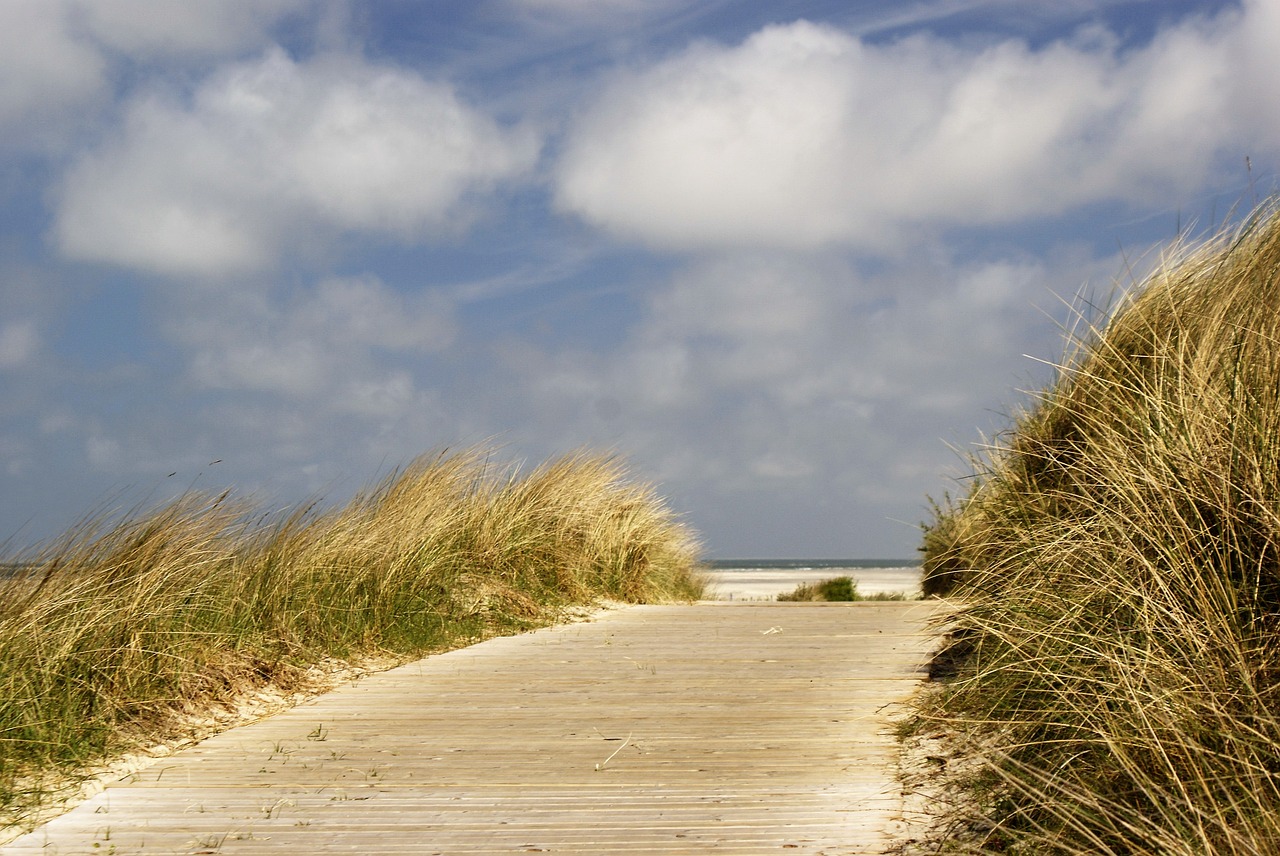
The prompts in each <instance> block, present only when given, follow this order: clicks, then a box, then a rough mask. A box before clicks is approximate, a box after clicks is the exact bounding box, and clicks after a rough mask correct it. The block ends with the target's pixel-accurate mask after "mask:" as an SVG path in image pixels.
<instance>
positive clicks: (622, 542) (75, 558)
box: [0, 449, 704, 825]
mask: <svg viewBox="0 0 1280 856" xmlns="http://www.w3.org/2000/svg"><path fill="white" fill-rule="evenodd" d="M489 461H490V455H489V453H488V452H486V451H485V450H483V449H478V450H473V451H469V452H464V453H460V454H452V455H448V454H445V455H439V456H435V457H424V458H422V459H420V460H418V461H415V462H414V463H413V464H411V465H409V466H408V467H406V468H405V469H403V470H402V471H400V472H397V473H395V474H393V475H392V476H390V477H389V478H387V479H385V480H384V481H383V482H382V483H381V484H378V485H377V486H375V487H373V488H372V489H370V490H368V491H366V492H364V493H362V494H361V495H359V496H357V497H356V498H355V499H353V500H352V501H351V502H350V503H348V504H347V505H346V506H345V507H343V508H340V509H338V510H336V511H327V512H322V511H318V510H315V509H314V508H303V509H299V510H296V511H294V512H293V513H291V514H287V515H284V516H278V515H263V514H261V513H260V512H259V511H258V510H257V509H255V508H254V507H253V506H252V505H250V504H248V503H244V502H239V501H236V500H234V499H232V498H231V497H229V496H227V495H217V496H206V495H198V494H191V495H187V496H183V497H181V498H179V499H177V500H175V501H173V502H171V503H169V504H167V505H164V506H163V507H160V508H157V509H154V510H150V511H146V512H141V513H136V514H132V515H127V516H125V517H124V518H123V519H119V518H117V519H110V520H105V519H104V520H98V521H90V522H88V523H85V524H83V525H81V526H79V527H77V528H76V529H75V530H73V531H72V532H70V533H68V534H67V535H65V536H64V537H63V538H62V539H60V540H58V541H57V542H55V543H53V544H51V545H49V546H48V547H46V548H44V549H43V550H42V551H41V552H40V553H39V554H38V555H36V556H34V557H28V559H29V561H30V564H29V565H28V566H27V567H26V573H25V574H24V576H22V577H21V578H20V579H17V580H11V581H9V582H7V583H4V597H3V599H2V600H0V809H3V820H4V822H5V823H7V824H10V825H22V823H23V822H24V820H27V819H29V818H30V817H32V816H33V811H34V810H35V809H36V808H38V807H39V805H40V804H41V802H43V801H47V800H48V799H49V798H50V793H49V791H48V788H49V785H50V783H51V782H53V781H57V780H59V779H60V778H62V779H64V780H65V777H66V775H67V774H74V773H75V771H77V770H81V769H85V768H87V767H88V766H90V765H92V764H95V763H98V762H101V761H102V760H103V759H106V758H110V757H111V756H113V755H118V754H120V753H123V752H126V751H130V750H132V749H134V748H137V747H139V746H145V745H147V744H149V743H152V742H155V741H157V740H159V739H161V738H163V737H165V736H167V732H168V731H170V730H172V728H173V727H174V723H175V722H177V721H178V720H179V719H180V716H181V714H183V713H190V712H192V711H199V710H201V709H202V708H209V707H211V706H216V705H217V704H219V703H223V702H226V701H228V700H232V699H234V698H236V697H237V696H240V695H243V694H244V693H245V692H247V691H252V690H254V689H257V688H262V687H264V686H273V687H277V688H285V689H287V688H288V687H289V686H290V685H291V684H292V683H294V682H296V681H298V680H300V679H301V678H302V676H303V675H304V673H305V672H306V670H307V669H308V668H309V667H312V666H314V665H316V664H318V663H326V662H328V663H331V662H333V661H334V660H340V661H347V662H352V663H358V662H360V661H361V660H363V659H364V658H367V657H369V656H373V655H376V656H380V657H382V658H383V659H386V658H390V659H392V660H406V659H409V658H412V657H415V656H420V655H423V654H426V653H429V652H432V651H438V650H442V649H445V648H448V647H456V646H458V645H462V644H467V643H468V642H472V641H475V640H478V639H481V638H484V637H486V636H490V635H494V634H497V633H504V632H513V631H516V630H520V629H524V628H529V627H533V626H537V625H540V624H545V623H547V622H549V621H552V620H554V619H555V617H556V616H557V615H558V614H559V612H560V611H561V610H562V609H563V608H565V607H569V606H574V605H586V604H591V603H594V602H599V601H601V600H621V601H632V602H638V601H663V600H682V599H694V598H697V597H698V596H700V595H701V593H702V589H703V585H704V581H703V579H702V577H701V575H700V572H699V571H698V566H697V564H696V544H695V542H694V539H693V537H692V535H691V533H690V532H689V530H688V529H687V528H686V527H685V526H684V525H683V524H682V523H681V522H680V521H679V520H678V519H677V518H676V517H675V516H674V515H673V514H672V513H671V511H669V510H668V509H667V508H666V506H665V504H664V503H663V501H662V500H661V499H660V498H659V497H658V496H657V495H656V494H655V493H654V492H653V490H652V489H651V488H649V487H648V486H645V485H642V484H636V483H633V482H632V481H630V480H629V478H628V477H627V473H626V471H625V470H624V468H623V467H622V465H621V464H620V463H619V462H617V461H616V460H614V459H612V458H609V457H603V456H595V455H591V454H586V453H583V454H575V455H571V456H568V457H565V458H562V459H560V460H556V461H553V462H551V463H549V464H547V465H545V466H543V467H540V468H538V469H536V470H534V471H532V472H530V473H528V474H525V475H522V474H520V473H518V472H517V471H516V470H515V469H514V468H511V469H504V468H501V467H496V466H494V465H493V464H491V463H490V462H489Z"/></svg>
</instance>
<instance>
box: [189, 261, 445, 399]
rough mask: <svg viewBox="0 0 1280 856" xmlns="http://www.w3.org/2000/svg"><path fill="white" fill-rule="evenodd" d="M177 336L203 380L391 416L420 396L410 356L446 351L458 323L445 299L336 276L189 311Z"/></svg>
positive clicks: (211, 385) (193, 372)
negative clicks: (286, 296)
mask: <svg viewBox="0 0 1280 856" xmlns="http://www.w3.org/2000/svg"><path fill="white" fill-rule="evenodd" d="M171 335H172V337H173V338H174V339H175V340H177V341H178V342H179V344H181V345H182V346H183V347H184V348H185V349H186V350H187V351H188V353H189V355H190V374H191V378H192V380H193V381H194V382H195V383H197V384H198V385H199V386H201V387H204V388H209V389H215V390H231V391H238V392H249V393H253V392H264V393H270V394H272V395H277V396H283V397H284V398H285V399H287V400H292V401H310V402H313V403H314V404H315V405H316V407H317V409H318V410H319V411H322V412H327V413H345V414H350V415H362V416H369V417H389V416H395V415H397V414H399V413H401V412H402V411H403V410H404V409H405V408H406V407H408V406H410V405H411V404H412V403H413V401H414V399H415V397H416V391H415V386H414V382H413V379H412V375H411V374H410V372H409V370H408V369H406V368H405V366H404V365H403V364H402V361H403V359H404V358H411V357H416V356H420V355H425V354H433V353H437V352H439V351H441V350H443V349H445V348H447V347H448V346H449V344H450V343H451V342H452V340H453V336H454V322H453V318H452V308H451V307H450V306H449V305H448V304H447V302H446V301H444V300H443V299H441V298H439V297H437V296H432V295H421V296H417V297H413V298H409V297H405V296H404V295H401V294H399V293H397V292H396V291H394V290H393V289H391V288H389V287H387V286H386V285H385V284H383V283H382V282H381V281H380V280H378V279H377V278H375V277H372V276H363V277H354V278H332V279H328V280H325V281H324V282H321V283H320V284H319V285H318V286H316V287H315V288H314V289H309V290H307V291H305V292H303V293H301V294H298V295H295V296H294V297H293V298H292V299H290V300H284V301H279V302H274V301H272V300H271V299H270V298H269V297H265V296H262V295H258V294H244V295H238V296H233V297H232V298H230V299H223V300H221V301H219V304H218V305H217V306H216V307H205V308H203V309H202V310H200V311H195V312H189V313H188V314H186V315H185V316H184V318H183V320H181V321H178V322H175V323H174V324H173V325H172V329H171Z"/></svg>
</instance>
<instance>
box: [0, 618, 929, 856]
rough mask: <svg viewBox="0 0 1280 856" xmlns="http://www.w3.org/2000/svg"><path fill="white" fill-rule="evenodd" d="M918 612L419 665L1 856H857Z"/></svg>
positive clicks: (888, 813)
mask: <svg viewBox="0 0 1280 856" xmlns="http://www.w3.org/2000/svg"><path fill="white" fill-rule="evenodd" d="M934 609H935V607H933V606H932V605H931V604H928V603H921V602H907V603H852V604H803V603H767V602H760V603H734V604H729V603H714V604H713V603H702V604H697V605H692V606H643V607H631V608H627V609H620V610H614V611H610V612H606V613H604V614H602V615H600V616H599V617H597V618H595V619H594V620H592V621H589V622H586V623H581V624H573V625H567V626H561V627H554V628H547V629H544V630H540V631H537V632H535V633H530V634H525V635H522V636H516V637H508V638H505V639H495V640H491V641H489V642H485V643H483V644H481V645H477V646H473V647H471V648H466V649H463V650H460V651H454V652H451V653H449V654H443V655H439V656H435V657H430V658H428V659H426V660H422V661H419V662H417V663H412V664H409V665H407V666H403V667H401V668H398V669H394V670H391V671H388V672H383V673H380V674H377V675H371V676H368V677H365V678H363V679H361V680H360V681H358V682H357V683H354V684H351V685H348V686H345V687H342V688H340V689H338V690H335V691H334V692H332V693H329V694H328V695H325V696H323V697H321V698H319V699H316V700H314V701H312V702H308V703H306V704H304V705H301V706H299V707H297V708H294V709H293V710H290V711H286V712H284V713H282V714H278V715H276V716H274V717H271V718H269V719H266V720H263V721H261V722H257V723H254V724H252V725H247V726H242V727H240V728H236V729H233V730H231V731H228V732H225V733H223V734H220V735H218V736H216V737H213V738H211V739H209V740H207V741H205V742H204V743H202V744H200V745H198V746H195V747H192V748H191V749H189V750H187V751H184V752H182V753H179V754H178V755H175V756H173V757H171V758H166V759H163V760H161V761H159V762H157V763H156V764H155V765H153V766H151V767H148V768H146V769H144V770H141V771H139V772H137V773H135V774H133V775H131V776H129V777H127V778H126V779H125V780H123V781H121V782H119V783H117V784H115V785H112V786H110V787H109V788H107V789H106V790H105V791H104V792H102V793H101V794H99V795H98V796H96V797H95V798H93V799H92V800H90V801H88V802H86V803H84V804H82V805H80V806H79V807H77V808H76V809H74V810H73V811H71V812H69V813H68V814H66V815H64V816H62V817H60V818H57V819H55V820H53V821H51V822H50V823H48V824H46V825H45V826H44V827H42V828H41V829H38V830H36V831H35V832H33V833H31V834H30V835H27V836H24V837H23V838H21V839H18V840H17V841H15V842H13V843H11V844H10V845H8V846H7V847H4V848H3V849H2V850H0V852H3V853H7V854H8V853H12V854H19V853H42V854H55V853H108V852H110V853H117V854H126V853H225V854H257V853H280V852H291V853H402V852H403V853H448V854H454V853H468V854H469V853H513V852H516V853H519V852H530V853H534V852H556V853H597V854H600V853H655V854H679V853H701V852H703V851H704V850H707V849H716V848H718V849H720V850H722V851H725V852H732V853H735V854H755V853H777V852H779V851H780V850H785V851H787V852H795V853H811V854H820V853H826V854H835V853H841V854H850V853H878V852H881V851H882V850H883V848H884V847H885V846H887V844H888V843H890V842H889V830H890V829H891V826H892V823H893V821H895V820H896V819H897V818H898V817H899V816H900V814H901V808H902V805H901V795H900V793H899V790H900V789H899V786H898V784H897V782H896V781H895V779H894V772H893V770H894V761H895V757H896V756H895V753H896V747H895V744H894V741H893V738H892V733H891V730H890V723H889V719H888V716H889V712H888V710H887V706H891V705H892V703H893V702H895V701H899V700H902V699H904V698H905V697H906V696H908V695H909V694H910V693H911V692H912V691H913V689H914V688H915V686H916V685H917V684H918V682H919V680H920V678H921V671H920V669H921V666H922V663H923V661H924V659H925V655H926V653H927V649H928V648H929V647H930V645H931V644H932V639H931V637H930V634H929V632H928V630H927V626H926V622H927V620H928V619H929V617H930V616H931V614H932V613H933V611H934Z"/></svg>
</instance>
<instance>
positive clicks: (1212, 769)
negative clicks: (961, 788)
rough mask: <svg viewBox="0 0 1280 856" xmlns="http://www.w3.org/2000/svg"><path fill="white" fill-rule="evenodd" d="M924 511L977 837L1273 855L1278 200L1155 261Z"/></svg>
mask: <svg viewBox="0 0 1280 856" xmlns="http://www.w3.org/2000/svg"><path fill="white" fill-rule="evenodd" d="M975 468H976V471H977V474H976V477H975V479H974V481H973V482H972V489H971V490H970V491H969V492H968V494H967V495H966V496H964V497H963V498H962V499H960V500H959V501H956V502H954V503H946V504H944V505H943V506H941V507H939V508H938V509H937V514H936V517H935V520H934V521H933V523H932V524H930V525H929V526H928V527H927V529H926V537H925V545H924V549H925V573H926V579H925V585H924V588H925V591H926V592H927V593H947V592H952V593H954V594H956V595H958V596H959V598H961V599H962V602H963V604H964V605H963V608H962V609H961V611H960V612H959V614H958V615H957V616H956V618H955V623H956V627H957V628H958V631H957V633H956V635H954V636H953V639H954V647H953V648H952V650H951V651H950V652H949V657H950V660H951V662H950V666H951V670H952V671H953V672H955V677H953V678H952V679H951V681H950V684H949V686H948V687H947V688H946V689H945V691H944V692H943V693H941V694H940V695H938V696H937V697H936V698H937V701H936V703H932V704H930V705H929V706H928V707H926V708H925V709H923V710H922V711H921V717H922V718H921V722H922V723H923V724H924V725H925V727H927V728H931V729H932V728H934V727H936V726H938V725H939V724H941V725H942V726H944V728H950V729H955V730H956V731H959V732H961V733H962V734H963V735H964V737H965V739H966V740H967V741H969V743H968V745H978V746H981V747H983V748H982V749H981V750H980V752H979V753H978V759H977V760H978V763H977V764H976V765H974V766H973V769H974V772H973V773H972V774H971V775H969V776H968V777H967V779H966V780H965V784H966V785H967V786H968V789H969V793H970V794H971V795H972V796H974V798H975V800H976V805H977V809H978V811H977V813H976V814H977V816H973V817H971V818H970V820H971V821H972V824H971V828H972V829H973V830H974V837H973V840H972V845H973V846H974V847H976V848H977V849H982V850H993V851H994V850H998V851H1000V852H1017V853H1032V854H1051V853H1068V854H1084V853H1089V854H1188V856H1189V854H1226V853H1231V854H1241V853H1255V854H1266V853H1276V852H1280V749H1278V748H1277V747H1280V218H1277V216H1275V214H1274V213H1263V214H1260V215H1259V216H1258V217H1256V218H1255V219H1254V220H1252V221H1250V223H1249V224H1248V225H1247V226H1246V227H1245V228H1244V229H1242V230H1241V231H1240V232H1239V233H1237V234H1233V235H1226V236H1223V237H1221V238H1219V239H1217V240H1214V241H1211V242H1210V243H1209V244H1208V245H1206V246H1204V247H1202V248H1200V249H1198V250H1194V251H1188V252H1183V253H1182V254H1181V255H1180V257H1178V258H1175V259H1172V260H1170V261H1169V262H1168V263H1166V264H1165V265H1164V266H1163V267H1162V268H1161V269H1160V270H1159V271H1158V272H1157V273H1156V274H1155V275H1154V276H1153V277H1152V278H1151V279H1150V280H1149V281H1148V282H1146V283H1145V284H1144V286H1143V287H1142V288H1141V289H1139V290H1137V291H1136V293H1134V294H1133V295H1131V296H1130V297H1129V298H1128V299H1127V300H1126V301H1125V302H1124V303H1123V304H1122V305H1121V306H1120V307H1119V308H1118V311H1116V312H1115V313H1113V314H1112V317H1111V318H1110V321H1109V322H1108V323H1106V324H1105V326H1102V327H1101V328H1100V329H1089V330H1088V331H1087V333H1086V334H1085V335H1083V336H1081V337H1079V341H1078V347H1077V348H1076V349H1075V350H1074V352H1073V356H1072V357H1071V358H1070V359H1068V360H1067V361H1065V365H1064V366H1063V368H1062V369H1061V372H1060V376H1059V378H1058V380H1057V382H1056V383H1055V385H1054V386H1053V387H1052V388H1050V389H1048V390H1047V391H1045V392H1044V393H1043V394H1042V395H1041V396H1040V398H1039V400H1038V401H1037V402H1036V405H1035V406H1034V408H1033V409H1031V410H1030V412H1028V413H1026V414H1025V415H1023V416H1021V417H1020V418H1019V419H1017V421H1016V424H1015V426H1014V427H1013V428H1012V430H1011V431H1010V432H1009V433H1008V434H1007V436H1005V437H1004V438H1002V440H1001V441H1000V442H999V443H998V444H997V445H996V446H995V447H994V448H991V449H990V450H988V452H987V454H986V455H985V457H984V458H982V459H981V460H978V461H976V462H975Z"/></svg>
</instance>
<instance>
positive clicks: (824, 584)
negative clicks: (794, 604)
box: [778, 577, 907, 603]
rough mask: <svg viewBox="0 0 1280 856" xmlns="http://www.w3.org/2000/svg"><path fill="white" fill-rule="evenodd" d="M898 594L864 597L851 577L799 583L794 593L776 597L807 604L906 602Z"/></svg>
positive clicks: (903, 597) (878, 593) (890, 593)
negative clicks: (828, 602)
mask: <svg viewBox="0 0 1280 856" xmlns="http://www.w3.org/2000/svg"><path fill="white" fill-rule="evenodd" d="M906 599H907V597H906V595H904V594H901V593H899V592H876V593H875V594H870V595H864V594H862V593H861V592H859V591H858V583H857V581H856V580H854V579H853V577H835V578H833V579H829V580H822V581H821V582H816V583H801V584H800V585H798V586H796V588H795V590H794V591H790V592H785V593H783V594H780V595H778V600H781V601H808V602H822V601H830V602H837V603H843V602H850V601H860V600H906Z"/></svg>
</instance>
